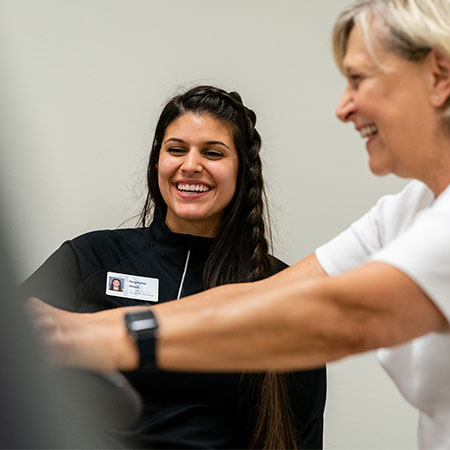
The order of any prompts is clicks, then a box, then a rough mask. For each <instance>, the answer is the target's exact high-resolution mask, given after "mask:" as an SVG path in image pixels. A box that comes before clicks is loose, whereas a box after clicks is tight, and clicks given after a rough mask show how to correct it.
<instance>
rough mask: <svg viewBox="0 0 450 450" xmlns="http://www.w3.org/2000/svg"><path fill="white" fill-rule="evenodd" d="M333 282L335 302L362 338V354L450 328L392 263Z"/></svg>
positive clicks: (371, 265)
mask: <svg viewBox="0 0 450 450" xmlns="http://www.w3.org/2000/svg"><path fill="white" fill-rule="evenodd" d="M329 282H330V283H329V284H330V286H329V288H330V289H331V292H333V297H334V301H336V302H337V304H338V305H339V307H340V308H341V309H342V313H343V316H344V317H346V321H347V322H348V323H349V326H350V327H352V326H353V327H354V329H355V333H356V334H357V335H358V336H355V342H356V345H358V342H359V343H360V345H361V346H362V347H363V348H361V349H360V351H364V350H369V349H375V348H379V347H388V346H392V345H397V344H400V343H402V342H405V341H408V340H411V339H414V338H416V337H418V336H421V335H423V334H426V333H428V332H431V331H439V330H442V329H444V328H445V327H448V322H447V320H446V319H445V317H444V315H443V314H442V313H441V312H440V310H439V309H438V308H437V307H436V305H435V304H434V303H433V301H432V300H431V299H430V298H429V297H428V296H427V294H426V293H425V292H424V291H423V290H422V289H421V288H420V287H419V286H418V285H417V284H416V283H415V282H414V281H413V280H412V279H411V278H410V277H409V276H408V275H406V274H405V273H404V272H402V271H401V270H399V269H397V268H396V267H394V266H391V265H389V264H385V263H381V262H371V263H368V264H365V265H363V266H361V267H360V268H358V269H355V270H352V271H349V272H347V273H345V274H342V275H340V276H337V277H333V278H330V279H329Z"/></svg>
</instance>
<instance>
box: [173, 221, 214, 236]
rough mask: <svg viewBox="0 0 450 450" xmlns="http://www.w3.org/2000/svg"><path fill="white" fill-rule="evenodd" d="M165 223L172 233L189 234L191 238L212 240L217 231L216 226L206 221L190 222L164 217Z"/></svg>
mask: <svg viewBox="0 0 450 450" xmlns="http://www.w3.org/2000/svg"><path fill="white" fill-rule="evenodd" d="M165 223H166V225H167V227H168V228H169V230H170V231H172V233H179V234H190V235H191V236H199V237H207V238H213V237H215V235H216V230H217V225H216V224H213V223H211V222H208V221H204V222H199V221H198V220H195V221H194V220H192V221H190V220H185V219H177V218H175V219H174V218H172V217H169V216H166V219H165Z"/></svg>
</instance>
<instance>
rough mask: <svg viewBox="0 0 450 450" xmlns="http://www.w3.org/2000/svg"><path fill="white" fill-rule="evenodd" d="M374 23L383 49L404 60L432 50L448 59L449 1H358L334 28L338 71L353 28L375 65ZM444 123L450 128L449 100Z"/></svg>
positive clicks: (424, 55) (449, 42) (449, 54)
mask: <svg viewBox="0 0 450 450" xmlns="http://www.w3.org/2000/svg"><path fill="white" fill-rule="evenodd" d="M374 21H376V23H377V24H380V25H381V26H382V27H383V32H382V33H381V36H380V35H379V34H377V36H376V38H377V39H381V44H382V45H383V47H384V48H386V50H388V51H392V52H394V53H396V54H397V55H398V56H400V57H402V58H404V59H407V60H410V61H420V60H422V59H423V58H425V57H426V56H427V54H428V52H429V51H430V50H431V49H432V48H436V49H439V50H440V51H442V52H443V53H445V54H446V55H447V56H449V57H450V0H359V1H357V2H356V3H354V4H353V5H351V6H350V7H348V8H347V9H346V10H344V11H343V12H342V13H341V14H340V15H339V17H338V18H337V20H336V23H335V25H334V29H333V37H332V39H333V52H334V59H335V61H336V64H337V66H338V67H339V69H340V70H341V71H342V70H343V68H342V62H343V59H344V57H345V53H346V51H347V44H348V39H349V36H350V32H351V31H352V29H353V27H354V26H355V25H356V24H357V25H358V26H360V28H361V31H362V33H363V36H364V40H365V44H366V48H367V50H368V52H369V54H370V56H371V57H372V59H373V60H374V61H375V62H378V61H377V58H376V55H375V52H374V49H373V44H372V42H373V39H372V36H371V31H373V30H372V24H373V22H374ZM443 119H444V121H445V123H446V124H447V126H449V127H450V99H449V100H448V101H447V104H446V107H445V110H444V113H443Z"/></svg>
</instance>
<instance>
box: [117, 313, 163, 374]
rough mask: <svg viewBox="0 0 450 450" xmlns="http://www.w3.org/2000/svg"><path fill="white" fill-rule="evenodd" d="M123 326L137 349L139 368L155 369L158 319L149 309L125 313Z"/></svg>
mask: <svg viewBox="0 0 450 450" xmlns="http://www.w3.org/2000/svg"><path fill="white" fill-rule="evenodd" d="M125 326H126V328H127V330H128V334H129V335H130V336H132V337H133V339H134V340H135V341H136V344H137V346H138V349H139V360H140V368H145V369H153V370H156V338H157V337H158V330H159V326H158V321H157V320H156V317H155V315H154V314H153V312H152V311H151V310H150V309H147V310H145V311H138V312H132V313H126V314H125Z"/></svg>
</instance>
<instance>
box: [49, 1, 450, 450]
mask: <svg viewBox="0 0 450 450" xmlns="http://www.w3.org/2000/svg"><path fill="white" fill-rule="evenodd" d="M333 41H334V49H335V56H336V61H337V64H338V66H339V67H340V69H341V71H342V72H343V74H344V76H345V77H346V79H347V81H348V86H347V88H346V90H345V92H344V94H343V96H342V99H341V101H340V103H339V105H338V108H337V115H338V117H339V118H340V119H341V120H342V121H344V122H353V124H354V125H355V128H356V131H357V132H359V133H360V134H361V136H362V138H363V139H365V140H366V149H367V152H368V154H369V164H370V168H371V170H372V171H373V172H374V173H375V174H377V175H384V174H387V173H394V174H396V175H398V176H401V177H406V178H412V179H414V181H412V182H411V183H410V184H409V185H407V186H406V188H405V189H404V190H403V191H402V192H401V193H399V194H397V195H395V196H388V197H384V198H382V199H381V200H380V201H379V202H378V203H377V204H376V205H375V206H374V207H373V208H372V209H371V210H370V211H369V212H368V213H367V214H366V215H365V216H363V217H362V218H361V219H359V220H358V221H356V222H355V223H354V224H352V225H351V226H350V228H348V229H347V230H346V231H344V232H343V233H342V234H340V235H339V236H337V237H336V238H335V239H333V240H332V241H330V242H329V243H327V244H325V245H324V246H322V247H320V248H319V249H317V251H316V252H315V254H313V255H310V256H309V257H307V258H306V259H305V260H303V261H300V262H299V263H298V264H296V265H295V266H293V267H292V268H290V269H286V270H285V271H283V272H282V273H280V274H278V275H275V276H273V277H271V278H269V279H267V280H262V281H258V282H256V283H252V284H246V285H242V284H241V285H239V284H237V285H233V286H223V287H219V288H216V289H214V290H212V291H209V292H207V293H203V294H200V295H197V296H194V297H193V298H192V299H191V300H190V301H189V300H186V301H185V302H183V303H182V304H177V305H176V308H170V309H169V308H166V307H165V305H161V307H158V308H155V309H154V312H155V315H156V319H157V321H158V322H159V335H158V337H154V339H153V341H152V342H151V343H149V347H152V346H155V347H156V350H157V352H158V353H157V355H156V358H155V361H154V362H155V363H156V365H157V366H158V367H160V368H165V369H188V368H196V369H203V370H207V369H213V368H214V369H215V370H217V369H222V370H231V369H238V368H239V369H244V368H245V369H291V368H294V367H295V368H298V367H312V366H316V365H318V364H321V363H323V362H326V361H331V360H335V359H338V358H341V357H343V356H345V355H349V354H353V353H357V352H362V351H366V350H369V349H375V348H381V347H391V346H396V347H394V348H390V349H383V350H380V352H379V355H380V360H381V362H382V364H383V366H384V367H385V368H386V370H387V371H388V372H389V373H390V375H391V376H392V377H393V379H394V380H395V382H396V383H397V385H398V387H399V389H400V390H401V391H402V393H403V394H404V395H405V397H406V398H407V399H408V400H409V401H410V402H411V403H412V404H413V405H414V406H416V407H417V408H418V409H419V411H420V423H419V443H420V447H421V448H450V431H449V430H450V389H449V388H448V380H449V379H450V360H449V358H448V355H449V354H450V334H449V330H450V328H449V321H450V187H449V185H450V2H449V1H448V0H362V1H358V2H356V3H355V4H354V5H353V6H351V7H349V8H348V9H347V10H346V11H344V12H343V13H342V14H341V15H340V17H339V18H338V20H337V22H336V25H335V29H334V34H333ZM326 275H328V277H327V276H326ZM205 305H207V307H206V306H205ZM47 314H48V316H45V315H44V317H46V319H47V320H48V319H49V318H50V319H51V320H55V322H56V323H57V325H58V330H59V331H60V334H59V335H57V334H53V335H52V336H51V337H52V338H53V343H54V344H55V345H56V346H57V347H58V348H59V349H60V350H63V349H65V348H67V347H70V348H72V349H73V348H76V349H78V350H79V352H74V354H73V358H71V359H70V361H67V360H66V363H72V364H79V365H87V366H90V367H97V368H108V367H116V366H119V367H122V368H133V367H135V366H136V365H137V364H138V361H139V352H138V351H137V347H136V345H135V344H134V342H133V340H132V339H131V338H130V337H127V336H126V334H125V332H124V329H125V327H124V324H123V317H122V316H121V315H120V314H119V312H118V311H116V315H115V316H114V317H113V316H108V317H106V316H103V317H98V318H97V320H98V321H101V320H104V321H105V323H108V324H109V327H103V339H102V342H104V345H103V346H100V345H99V346H98V347H97V349H93V348H92V347H89V346H83V345H79V346H78V347H77V346H76V345H78V344H80V343H81V337H80V336H83V338H82V339H86V340H87V341H90V340H91V339H90V338H89V336H91V335H92V333H93V331H92V328H91V327H89V326H85V323H86V320H85V319H84V318H81V317H77V318H75V317H70V318H69V317H67V318H66V319H67V320H64V318H61V320H58V318H59V317H60V312H59V311H48V312H47ZM156 327H157V325H156V323H155V324H154V327H153V328H156ZM74 330H77V332H78V333H79V334H78V336H76V335H75V333H74ZM98 331H99V328H97V332H98ZM57 336H59V337H60V338H59V339H56V337H57ZM107 339H112V340H113V341H114V342H115V343H117V347H116V348H115V350H114V349H113V348H112V343H111V341H110V342H108V341H107ZM400 344H401V345H400ZM106 348H108V349H110V351H108V352H105V351H104V350H105V349H106ZM95 352H97V353H95ZM96 355H98V356H99V358H98V359H96V361H95V362H94V361H93V359H92V358H90V357H92V356H96ZM143 357H144V355H141V360H142V358H143Z"/></svg>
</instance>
